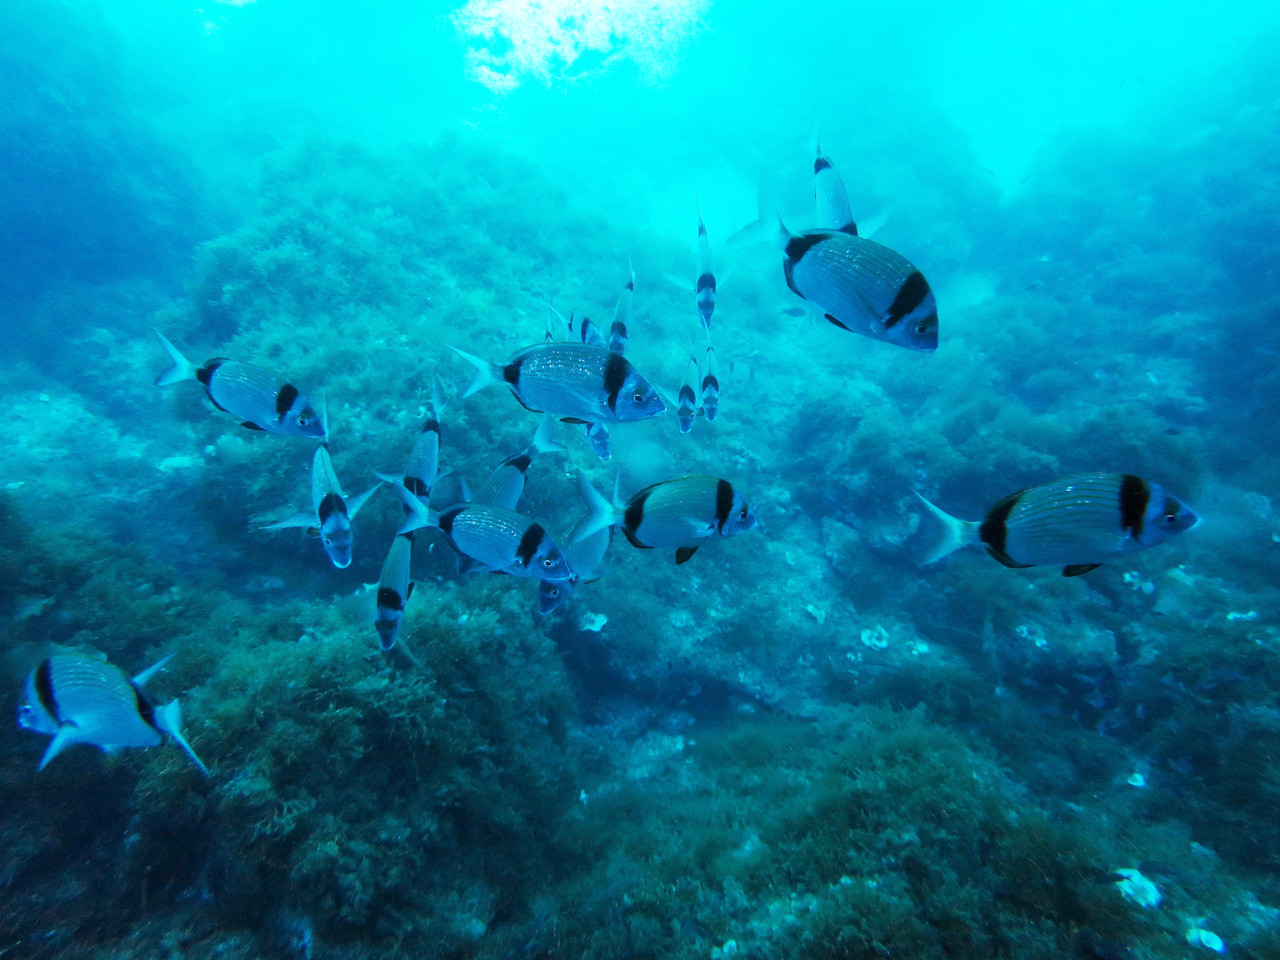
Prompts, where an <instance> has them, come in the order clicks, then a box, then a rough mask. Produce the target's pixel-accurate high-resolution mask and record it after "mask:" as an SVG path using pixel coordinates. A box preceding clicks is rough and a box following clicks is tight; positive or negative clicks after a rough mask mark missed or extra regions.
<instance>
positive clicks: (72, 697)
mask: <svg viewBox="0 0 1280 960" xmlns="http://www.w3.org/2000/svg"><path fill="white" fill-rule="evenodd" d="M168 661H169V657H165V658H164V659H163V660H161V661H160V662H159V663H157V664H155V665H154V666H152V667H150V668H149V669H147V670H144V671H143V672H142V673H140V674H138V675H137V676H136V677H134V678H133V679H132V680H131V679H129V677H128V676H127V675H126V674H125V672H124V671H123V670H121V669H120V668H119V667H116V666H113V665H112V664H110V663H108V662H107V661H106V660H105V659H99V658H95V657H89V656H85V655H83V654H78V653H58V654H54V655H53V656H51V657H48V658H47V659H45V660H42V661H40V664H39V665H38V666H37V667H36V668H35V669H34V670H32V671H31V674H30V676H28V677H27V684H26V689H25V691H24V692H23V700H22V703H21V705H20V706H19V707H18V725H19V726H20V727H22V728H23V729H26V730H34V731H35V732H37V733H47V734H51V735H52V736H53V740H51V741H50V742H49V746H48V748H47V749H46V750H45V752H44V756H43V757H42V758H41V760H40V766H39V768H38V769H40V770H43V769H44V768H45V767H46V766H47V765H48V763H49V761H50V760H52V759H53V758H54V757H56V756H57V755H58V754H59V753H61V752H62V751H63V750H64V749H66V748H67V747H69V746H71V744H73V743H91V744H93V745H94V746H95V747H99V748H100V749H102V750H104V751H106V752H108V753H111V752H114V751H115V750H116V749H118V748H120V747H154V746H157V745H158V744H160V743H163V742H164V739H165V737H169V738H171V739H172V740H173V741H174V742H175V743H177V744H178V746H180V747H181V748H182V749H183V750H184V751H185V752H186V754H187V756H189V757H190V758H191V760H192V762H193V763H195V765H196V766H197V767H199V768H200V772H201V773H203V774H204V775H205V776H206V777H207V776H208V775H209V768H208V767H206V766H205V765H204V764H203V763H202V762H201V761H200V758H199V757H197V756H196V754H195V751H194V750H192V749H191V745H190V744H189V743H187V741H186V739H185V738H184V737H183V736H182V710H181V708H180V707H179V706H178V701H177V700H172V701H170V702H169V703H168V704H166V705H165V706H163V707H155V706H153V705H152V704H151V701H149V700H148V699H147V697H146V695H145V694H144V693H143V692H142V686H143V684H145V683H146V682H147V681H148V680H149V679H150V678H151V677H153V676H155V674H156V673H157V672H158V671H159V670H160V668H161V667H163V666H164V665H165V663H167V662H168Z"/></svg>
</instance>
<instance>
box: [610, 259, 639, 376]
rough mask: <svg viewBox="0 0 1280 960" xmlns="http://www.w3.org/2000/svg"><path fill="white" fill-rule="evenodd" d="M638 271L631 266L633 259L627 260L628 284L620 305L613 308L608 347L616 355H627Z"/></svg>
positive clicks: (619, 298)
mask: <svg viewBox="0 0 1280 960" xmlns="http://www.w3.org/2000/svg"><path fill="white" fill-rule="evenodd" d="M635 290H636V271H635V268H634V267H632V266H631V258H630V257H628V258H627V284H626V286H625V287H623V288H622V295H621V296H619V297H618V305H617V306H615V307H614V308H613V323H612V324H610V326H609V343H608V347H609V349H610V350H611V351H613V352H614V353H626V352H627V342H628V340H629V338H630V333H629V332H628V331H629V330H630V329H631V301H632V299H633V298H634V296H635Z"/></svg>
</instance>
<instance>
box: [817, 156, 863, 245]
mask: <svg viewBox="0 0 1280 960" xmlns="http://www.w3.org/2000/svg"><path fill="white" fill-rule="evenodd" d="M813 186H814V196H815V200H816V202H817V207H818V226H819V228H821V229H823V230H839V231H841V232H842V233H853V234H856V233H857V227H856V226H855V224H854V220H853V208H852V207H850V206H849V195H848V194H847V193H846V192H845V189H844V181H843V180H841V179H840V174H838V173H836V168H835V167H834V166H832V164H831V161H830V160H829V159H828V158H827V157H826V156H825V155H824V154H823V152H822V144H821V143H819V144H818V153H817V156H816V157H815V158H814V161H813Z"/></svg>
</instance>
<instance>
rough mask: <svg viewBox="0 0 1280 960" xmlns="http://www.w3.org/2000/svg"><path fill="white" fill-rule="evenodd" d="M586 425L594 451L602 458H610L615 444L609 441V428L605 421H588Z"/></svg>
mask: <svg viewBox="0 0 1280 960" xmlns="http://www.w3.org/2000/svg"><path fill="white" fill-rule="evenodd" d="M583 426H584V427H586V432H587V443H589V444H590V445H591V450H592V452H594V453H595V455H596V456H597V457H599V458H600V459H601V460H608V459H609V457H611V456H612V455H613V444H612V443H611V442H610V441H609V428H608V427H606V426H605V425H604V424H603V423H598V422H597V423H587V424H583Z"/></svg>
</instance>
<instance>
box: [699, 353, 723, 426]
mask: <svg viewBox="0 0 1280 960" xmlns="http://www.w3.org/2000/svg"><path fill="white" fill-rule="evenodd" d="M702 412H703V413H705V414H706V415H707V421H708V422H710V421H712V420H714V419H715V418H716V415H717V414H718V413H719V412H720V381H719V380H718V379H717V378H716V352H715V350H713V349H712V348H711V345H710V344H708V345H707V372H706V373H705V374H703V376H702Z"/></svg>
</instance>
